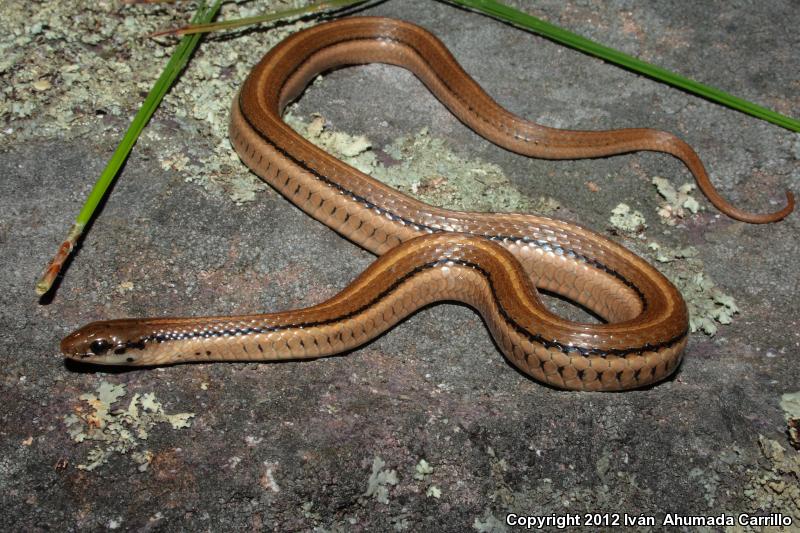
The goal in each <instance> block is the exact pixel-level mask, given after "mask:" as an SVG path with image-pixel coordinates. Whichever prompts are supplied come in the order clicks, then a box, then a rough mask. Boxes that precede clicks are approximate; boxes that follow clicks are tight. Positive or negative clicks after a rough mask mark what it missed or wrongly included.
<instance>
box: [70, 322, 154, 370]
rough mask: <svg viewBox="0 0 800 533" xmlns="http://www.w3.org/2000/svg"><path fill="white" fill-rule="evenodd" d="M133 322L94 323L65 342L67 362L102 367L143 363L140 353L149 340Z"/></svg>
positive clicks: (76, 331)
mask: <svg viewBox="0 0 800 533" xmlns="http://www.w3.org/2000/svg"><path fill="white" fill-rule="evenodd" d="M138 330H139V328H138V327H137V326H136V323H135V322H134V321H133V320H106V321H103V322H92V323H91V324H87V325H85V326H83V327H82V328H80V329H77V330H75V331H73V332H72V333H70V334H69V335H67V336H66V337H64V339H62V341H61V353H62V354H63V355H64V357H66V358H67V359H72V360H73V361H78V362H81V363H92V364H98V365H135V364H142V362H141V359H142V358H141V357H139V355H140V354H137V353H136V352H139V351H141V350H143V349H144V346H145V337H144V336H142V335H141V334H140V332H139V331H138Z"/></svg>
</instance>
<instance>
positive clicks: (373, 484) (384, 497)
mask: <svg viewBox="0 0 800 533" xmlns="http://www.w3.org/2000/svg"><path fill="white" fill-rule="evenodd" d="M384 466H386V463H385V462H384V460H383V459H381V458H380V457H375V459H374V460H373V461H372V473H371V474H370V476H369V479H368V480H367V490H366V491H365V492H364V496H366V497H367V498H375V499H376V500H378V501H379V502H381V503H383V504H388V503H389V487H390V486H394V485H397V483H398V480H397V471H396V470H384V469H383V467H384Z"/></svg>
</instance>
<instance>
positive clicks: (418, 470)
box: [414, 459, 433, 481]
mask: <svg viewBox="0 0 800 533" xmlns="http://www.w3.org/2000/svg"><path fill="white" fill-rule="evenodd" d="M431 474H433V467H432V466H431V465H429V464H428V461H426V460H425V459H420V460H419V463H417V465H416V466H415V467H414V479H416V480H419V481H423V480H424V479H425V478H426V477H428V476H430V475H431Z"/></svg>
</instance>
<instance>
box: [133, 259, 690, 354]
mask: <svg viewBox="0 0 800 533" xmlns="http://www.w3.org/2000/svg"><path fill="white" fill-rule="evenodd" d="M454 263H455V264H458V265H461V266H466V267H469V268H472V269H474V270H476V271H478V272H479V273H480V274H481V275H482V276H483V277H484V279H486V281H487V283H488V284H489V290H490V292H491V293H492V297H493V298H494V299H495V302H497V308H498V310H499V312H500V315H501V316H502V317H503V320H504V321H505V322H506V323H507V324H508V325H510V326H511V327H512V328H513V329H514V330H515V331H517V332H518V333H519V334H520V335H523V336H524V337H526V338H527V339H528V340H529V341H530V342H532V343H536V344H540V345H542V346H544V347H545V348H556V349H558V350H560V351H561V352H563V353H565V354H569V353H577V354H580V355H582V356H584V357H588V356H598V357H608V356H625V355H628V354H642V353H644V352H648V351H658V350H661V349H663V348H667V347H669V346H672V345H674V344H676V343H677V342H679V341H680V340H681V339H683V338H684V337H685V336H686V335H687V334H688V330H684V331H683V332H681V333H680V334H678V335H676V336H675V337H673V338H671V339H669V340H666V341H664V342H661V343H657V344H649V343H647V344H644V345H642V346H634V347H630V348H618V349H610V350H599V349H596V348H586V347H582V346H572V345H568V344H564V343H562V342H559V341H556V340H548V339H546V338H544V337H543V336H542V335H540V334H538V333H532V332H530V331H528V330H527V329H526V328H524V327H523V326H522V325H520V324H519V323H517V322H516V321H515V320H513V319H512V318H511V316H509V314H508V312H507V311H506V310H505V309H504V308H503V307H502V305H501V303H500V300H499V299H498V298H497V292H496V290H495V287H494V284H493V283H492V278H491V275H490V274H489V272H487V271H486V270H485V269H484V268H482V267H481V266H480V265H478V264H476V263H472V262H469V261H464V260H459V259H440V260H438V261H432V262H429V263H425V264H423V265H419V266H417V267H415V268H414V269H413V270H411V271H409V272H408V273H407V274H405V275H404V276H403V277H401V278H399V279H397V280H396V281H395V282H394V283H393V284H392V285H391V286H390V287H389V288H387V289H386V290H384V291H383V292H381V293H380V294H379V295H378V296H376V297H375V298H373V299H372V300H371V301H370V302H368V303H367V304H366V305H363V306H362V307H360V308H358V309H355V310H353V311H351V312H349V313H346V314H344V315H341V316H338V317H334V318H329V319H327V320H319V321H313V322H299V323H294V324H283V325H279V326H265V327H259V326H246V327H242V328H231V329H223V330H205V331H198V332H188V333H177V332H173V333H156V334H153V335H150V336H148V337H146V338H144V339H142V340H140V341H139V343H142V342H145V343H146V342H157V343H162V342H172V341H180V340H191V339H198V338H205V339H208V338H215V337H225V336H230V337H234V336H244V335H253V334H259V333H273V332H279V331H286V330H288V329H293V328H310V327H318V326H325V325H329V324H333V323H335V322H340V321H343V320H347V319H349V318H353V317H354V316H356V315H359V314H361V313H363V312H365V311H367V310H368V309H370V308H371V307H374V306H375V305H377V304H378V303H379V302H380V301H381V300H383V299H384V298H386V297H387V296H389V295H390V294H391V293H393V292H394V291H396V290H397V289H398V288H399V287H400V286H401V285H402V284H403V283H405V282H406V281H408V280H409V279H411V278H413V277H414V276H416V275H418V274H419V273H421V272H423V271H425V270H429V269H431V268H435V267H437V266H440V265H444V264H454ZM260 348H261V347H260V346H259V349H260Z"/></svg>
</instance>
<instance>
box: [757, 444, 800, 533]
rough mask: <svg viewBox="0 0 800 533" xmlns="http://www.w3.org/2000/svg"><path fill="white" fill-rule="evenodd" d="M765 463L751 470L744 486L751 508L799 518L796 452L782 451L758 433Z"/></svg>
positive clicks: (799, 478)
mask: <svg viewBox="0 0 800 533" xmlns="http://www.w3.org/2000/svg"><path fill="white" fill-rule="evenodd" d="M758 444H759V447H760V448H761V453H762V454H763V456H764V459H765V460H766V461H767V465H766V466H758V467H757V470H755V471H751V479H750V482H749V483H748V484H747V485H746V487H745V489H744V495H745V497H746V498H747V499H748V500H749V501H750V502H751V505H750V507H751V508H752V509H753V510H759V509H770V510H771V511H773V512H777V511H780V512H781V513H783V514H785V515H789V516H791V517H792V518H793V519H794V521H795V522H798V521H800V453H798V452H796V451H794V450H788V451H787V450H786V449H785V448H784V447H783V446H781V445H780V443H778V442H777V441H775V440H772V439H768V438H766V437H764V436H762V435H759V436H758Z"/></svg>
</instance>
